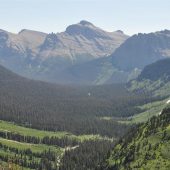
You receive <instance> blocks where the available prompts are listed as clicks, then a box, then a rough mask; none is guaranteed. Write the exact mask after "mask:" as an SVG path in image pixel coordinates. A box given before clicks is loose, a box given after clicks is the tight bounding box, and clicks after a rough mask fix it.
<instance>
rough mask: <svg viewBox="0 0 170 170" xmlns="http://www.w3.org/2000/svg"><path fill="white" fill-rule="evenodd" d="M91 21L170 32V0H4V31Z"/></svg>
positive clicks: (0, 19)
mask: <svg viewBox="0 0 170 170" xmlns="http://www.w3.org/2000/svg"><path fill="white" fill-rule="evenodd" d="M80 20H88V21H90V22H92V23H93V24H94V25H96V26H99V27H101V28H103V29H105V30H108V31H115V30H123V31H124V32H125V33H126V34H130V35H131V34H135V33H138V32H153V31H157V30H163V29H170V0H0V28H1V29H5V30H8V31H10V32H18V31H20V30H21V29H23V28H26V29H32V30H38V31H43V32H47V33H50V32H61V31H64V30H65V28H66V27H67V26H68V25H70V24H73V23H78V22H79V21H80Z"/></svg>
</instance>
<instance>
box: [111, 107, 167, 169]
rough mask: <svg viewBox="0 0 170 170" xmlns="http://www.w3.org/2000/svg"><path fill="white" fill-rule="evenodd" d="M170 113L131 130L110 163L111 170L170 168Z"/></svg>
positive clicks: (115, 151) (115, 150) (119, 144)
mask: <svg viewBox="0 0 170 170" xmlns="http://www.w3.org/2000/svg"><path fill="white" fill-rule="evenodd" d="M169 151H170V109H169V107H167V108H165V109H164V110H163V112H162V114H161V115H160V116H158V117H153V118H151V119H150V120H149V121H147V122H146V123H143V124H141V125H138V126H137V127H136V128H133V129H131V131H130V132H129V133H128V135H127V136H126V137H125V138H123V139H122V140H120V142H119V143H118V144H117V145H116V146H115V148H114V149H113V151H112V153H111V156H110V158H109V159H108V169H109V170H111V169H122V170H123V169H124V170H126V169H141V170H142V169H148V170H149V169H160V170H168V169H169V168H170V162H169V159H170V154H169Z"/></svg>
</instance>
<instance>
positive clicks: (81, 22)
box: [79, 20, 94, 26]
mask: <svg viewBox="0 0 170 170" xmlns="http://www.w3.org/2000/svg"><path fill="white" fill-rule="evenodd" d="M79 24H80V25H83V26H94V25H93V24H92V23H91V22H89V21H86V20H82V21H80V23H79Z"/></svg>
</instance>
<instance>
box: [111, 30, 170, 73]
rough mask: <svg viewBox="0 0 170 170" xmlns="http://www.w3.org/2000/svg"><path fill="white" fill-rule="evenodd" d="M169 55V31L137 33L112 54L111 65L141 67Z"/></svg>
mask: <svg viewBox="0 0 170 170" xmlns="http://www.w3.org/2000/svg"><path fill="white" fill-rule="evenodd" d="M166 57H170V31H168V30H164V31H160V32H155V33H149V34H141V33H140V34H138V35H134V36H132V37H130V38H129V39H128V40H126V41H125V42H124V43H123V44H122V45H121V46H120V47H119V48H118V49H117V50H116V51H115V52H114V53H113V54H112V58H113V61H112V62H113V65H115V66H116V67H117V68H119V69H121V70H128V71H129V70H132V69H134V68H139V69H142V68H144V67H145V66H146V65H148V64H151V63H153V62H155V61H157V60H159V59H163V58H166Z"/></svg>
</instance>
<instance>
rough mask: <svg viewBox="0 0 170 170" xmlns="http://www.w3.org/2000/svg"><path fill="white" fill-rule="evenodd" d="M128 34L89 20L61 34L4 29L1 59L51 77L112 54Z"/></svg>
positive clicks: (21, 70)
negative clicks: (77, 65)
mask: <svg viewBox="0 0 170 170" xmlns="http://www.w3.org/2000/svg"><path fill="white" fill-rule="evenodd" d="M127 38H128V36H127V35H125V34H123V32H121V31H116V32H106V31H104V30H102V29H100V28H98V27H96V26H94V25H93V24H92V23H89V22H87V21H81V22H80V23H78V24H74V25H70V26H68V27H67V28H66V31H65V32H62V33H57V34H54V33H51V34H45V33H42V32H37V31H31V30H26V29H24V30H22V31H20V32H19V33H18V34H13V33H9V32H7V31H4V30H0V63H1V64H2V65H4V66H6V67H7V68H10V69H12V70H13V71H15V72H17V73H20V74H22V75H27V76H29V77H36V78H40V79H47V77H46V76H47V75H49V76H50V75H51V74H54V75H55V74H56V75H57V74H60V73H61V71H62V70H63V69H65V68H68V67H71V66H72V65H74V64H79V63H82V62H87V61H90V60H93V59H96V58H100V57H104V56H108V55H110V54H111V53H113V52H114V50H115V49H116V48H117V47H119V46H120V44H121V43H123V42H124V41H125V40H126V39H127ZM55 81H57V76H56V80H55Z"/></svg>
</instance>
